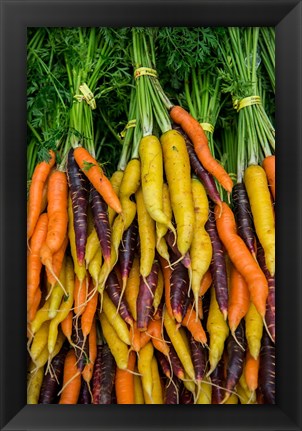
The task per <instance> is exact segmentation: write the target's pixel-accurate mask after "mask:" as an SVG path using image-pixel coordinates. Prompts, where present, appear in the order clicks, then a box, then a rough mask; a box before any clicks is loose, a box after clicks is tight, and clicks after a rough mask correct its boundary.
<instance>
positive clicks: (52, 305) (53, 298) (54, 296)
mask: <svg viewBox="0 0 302 431" xmlns="http://www.w3.org/2000/svg"><path fill="white" fill-rule="evenodd" d="M59 280H60V282H61V284H62V285H63V286H66V259H64V261H63V265H62V268H61V272H60V276H59ZM65 288H66V287H65ZM67 297H68V292H67V290H66V298H67ZM62 298H63V290H62V289H61V286H60V285H59V284H58V283H57V284H55V286H54V288H53V290H52V292H51V295H50V297H49V299H50V302H49V309H48V316H49V318H50V319H53V318H54V317H55V316H56V315H57V312H58V309H59V308H60V304H61V301H62Z"/></svg>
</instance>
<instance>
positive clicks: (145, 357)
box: [137, 341, 154, 399]
mask: <svg viewBox="0 0 302 431" xmlns="http://www.w3.org/2000/svg"><path fill="white" fill-rule="evenodd" d="M153 353H154V349H153V344H152V343H151V341H149V342H148V343H147V344H146V345H145V347H143V348H142V349H141V350H140V353H139V356H138V361H137V367H138V371H139V373H140V374H141V379H142V386H143V391H144V392H145V393H146V394H147V395H148V396H149V397H150V398H151V399H152V382H153V379H152V368H151V362H152V358H153Z"/></svg>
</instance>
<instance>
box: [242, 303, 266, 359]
mask: <svg viewBox="0 0 302 431" xmlns="http://www.w3.org/2000/svg"><path fill="white" fill-rule="evenodd" d="M262 334H263V320H262V318H261V316H260V314H259V313H258V311H257V309H256V307H255V306H254V304H253V303H251V304H250V307H249V310H248V312H247V314H246V316H245V335H246V340H247V344H248V347H249V351H250V353H251V355H252V356H253V358H254V359H257V358H258V356H259V353H260V348H261V337H262Z"/></svg>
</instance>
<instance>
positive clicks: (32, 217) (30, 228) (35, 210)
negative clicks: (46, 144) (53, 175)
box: [27, 150, 55, 241]
mask: <svg viewBox="0 0 302 431" xmlns="http://www.w3.org/2000/svg"><path fill="white" fill-rule="evenodd" d="M49 155H50V160H49V161H47V162H46V161H43V162H41V163H39V164H38V165H37V166H36V167H35V170H34V173H33V176H32V180H31V184H30V188H29V196H28V212H27V241H29V239H30V238H31V236H32V234H33V232H34V229H35V227H36V223H37V221H38V218H39V216H40V212H41V206H42V196H43V187H44V184H45V181H46V179H47V177H48V175H49V173H50V170H51V168H52V167H53V166H54V164H55V153H54V152H53V151H52V150H50V152H49Z"/></svg>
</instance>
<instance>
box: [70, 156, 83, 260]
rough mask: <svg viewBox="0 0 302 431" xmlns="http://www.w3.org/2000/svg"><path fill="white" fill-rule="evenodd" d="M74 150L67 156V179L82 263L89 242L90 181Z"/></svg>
mask: <svg viewBox="0 0 302 431" xmlns="http://www.w3.org/2000/svg"><path fill="white" fill-rule="evenodd" d="M73 152H74V150H73V148H71V149H70V150H69V152H68V156H67V179H68V185H69V189H70V196H71V202H72V211H73V226H74V231H75V242H76V250H77V258H78V262H79V264H80V265H81V264H82V263H83V261H84V258H85V248H86V242H87V209H88V181H87V178H86V176H85V175H84V174H83V172H82V171H81V169H80V168H79V166H78V164H77V163H76V161H75V159H74V154H73Z"/></svg>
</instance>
